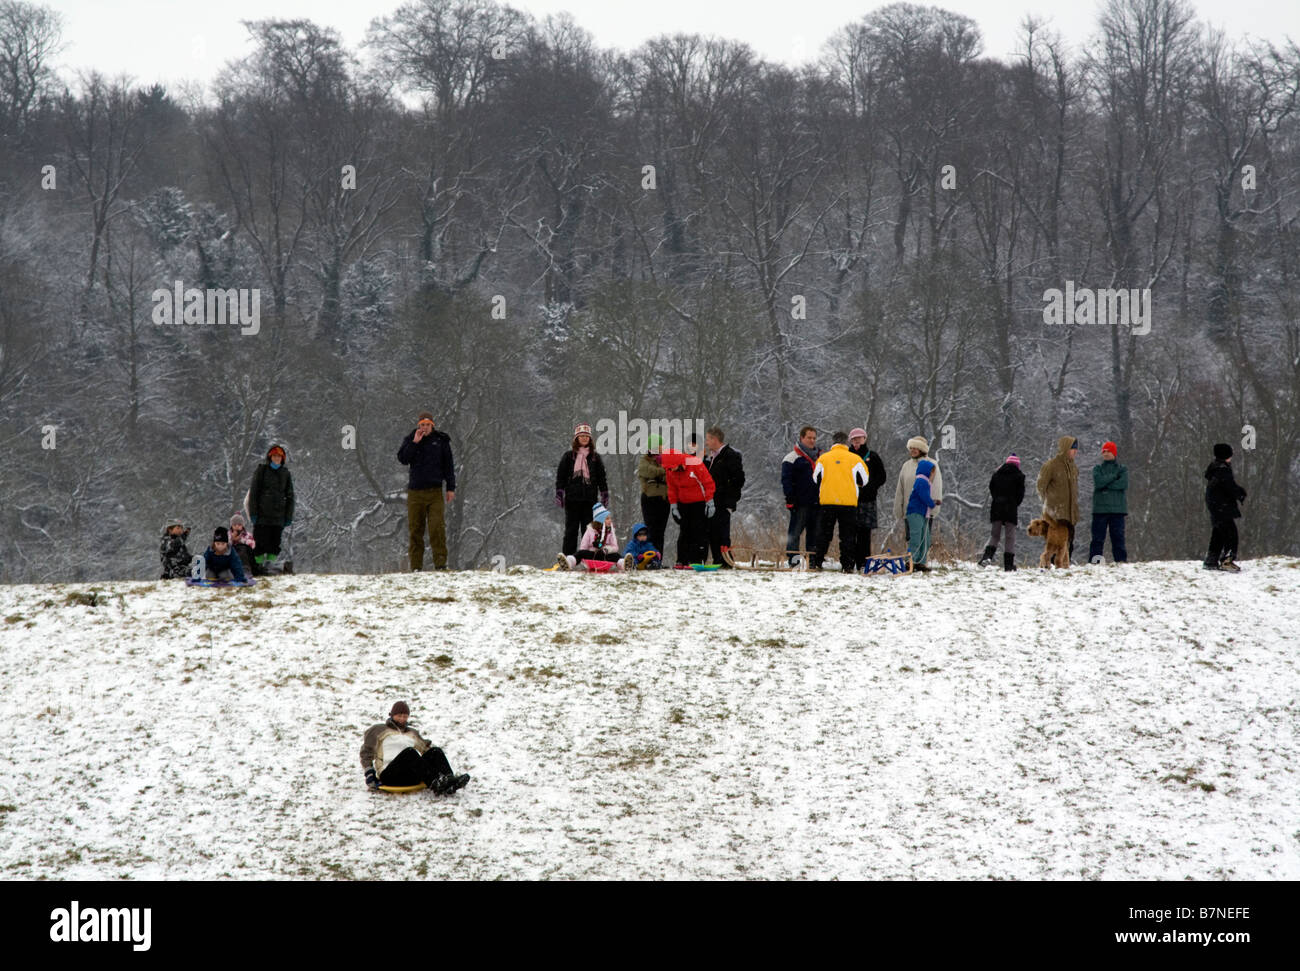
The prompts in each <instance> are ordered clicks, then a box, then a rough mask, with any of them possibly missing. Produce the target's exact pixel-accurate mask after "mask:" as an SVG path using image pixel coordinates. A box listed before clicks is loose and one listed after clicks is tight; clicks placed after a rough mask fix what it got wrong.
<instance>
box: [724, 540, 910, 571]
mask: <svg viewBox="0 0 1300 971" xmlns="http://www.w3.org/2000/svg"><path fill="white" fill-rule="evenodd" d="M792 556H797V557H798V558H799V562H798V564H797V565H795V566H790V565H789V563H790V557H792ZM809 556H810V554H807V553H803V552H800V551H799V550H780V549H770V550H766V549H757V548H755V547H752V546H732V547H723V550H722V558H723V559H724V560H726V561H727V563H728V564H730V565H731V566H733V567H735V568H736V569H738V570H769V571H773V572H781V573H787V572H795V573H798V572H802V571H806V570H807V569H808V558H809ZM862 572H863V574H864V575H866V576H906V575H907V574H909V573H911V572H912V555H911V554H910V553H907V552H903V553H900V554H895V553H894V552H893V551H892V550H886V551H885V552H884V553H880V554H876V555H873V556H869V557H867V562H866V566H865V567H864V568H863V570H862Z"/></svg>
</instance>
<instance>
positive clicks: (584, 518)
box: [555, 422, 609, 556]
mask: <svg viewBox="0 0 1300 971" xmlns="http://www.w3.org/2000/svg"><path fill="white" fill-rule="evenodd" d="M596 503H600V504H601V505H602V506H608V505H609V485H608V483H607V482H606V479H605V463H604V462H603V461H602V460H601V457H600V453H599V452H597V451H596V446H595V444H594V443H593V442H592V440H591V426H590V425H588V424H587V423H586V422H579V423H578V424H577V425H576V426H574V429H573V441H572V442H571V443H570V445H569V450H568V451H567V452H565V453H564V454H563V455H562V456H560V464H559V466H558V467H557V468H556V470H555V504H556V505H557V506H559V507H560V508H561V509H563V510H564V539H563V542H561V544H560V550H561V551H562V552H563V553H564V555H565V556H572V555H573V554H574V553H576V552H577V551H578V540H579V539H580V538H581V536H582V533H583V530H584V529H586V527H587V524H588V523H589V522H591V507H592V506H594V505H596Z"/></svg>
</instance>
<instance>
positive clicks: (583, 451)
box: [573, 445, 591, 480]
mask: <svg viewBox="0 0 1300 971" xmlns="http://www.w3.org/2000/svg"><path fill="white" fill-rule="evenodd" d="M574 454H575V455H576V456H577V457H576V458H575V459H574V460H573V474H574V475H580V476H582V477H583V479H586V480H590V479H591V471H590V470H589V469H588V468H587V456H588V455H590V454H591V446H590V445H583V446H582V447H581V448H579V449H578V450H577V451H576V452H575V453H574Z"/></svg>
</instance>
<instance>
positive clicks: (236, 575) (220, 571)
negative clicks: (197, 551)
mask: <svg viewBox="0 0 1300 971" xmlns="http://www.w3.org/2000/svg"><path fill="white" fill-rule="evenodd" d="M203 576H204V577H205V578H206V579H208V580H234V581H236V582H237V583H246V582H247V579H246V578H245V575H244V564H243V563H241V562H240V561H239V554H238V553H236V552H235V551H234V550H233V549H231V547H230V534H229V533H228V532H227V531H226V527H225V526H218V527H217V528H216V529H215V530H214V531H213V533H212V545H211V546H209V547H208V548H207V549H206V550H204V551H203Z"/></svg>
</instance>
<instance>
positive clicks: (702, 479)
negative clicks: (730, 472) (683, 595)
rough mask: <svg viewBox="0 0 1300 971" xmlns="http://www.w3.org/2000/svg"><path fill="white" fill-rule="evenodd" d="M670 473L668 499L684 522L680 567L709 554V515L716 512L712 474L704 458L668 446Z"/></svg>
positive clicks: (679, 541) (665, 457)
mask: <svg viewBox="0 0 1300 971" xmlns="http://www.w3.org/2000/svg"><path fill="white" fill-rule="evenodd" d="M661 458H662V459H663V463H664V469H665V470H666V471H667V473H668V502H669V504H670V505H671V506H672V509H673V519H675V520H676V521H677V522H678V523H679V524H680V525H681V532H680V533H679V534H678V536H677V567H678V568H681V569H686V568H689V567H690V566H691V564H693V563H703V562H704V561H705V560H706V559H707V557H708V555H709V526H708V521H709V518H710V517H711V516H712V515H713V514H714V505H713V493H714V484H713V476H711V475H709V470H708V469H707V468H705V467H704V460H703V459H700V458H697V457H696V456H694V455H686V454H683V453H682V452H674V451H672V450H668V451H665V452H663V453H662V455H661Z"/></svg>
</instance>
